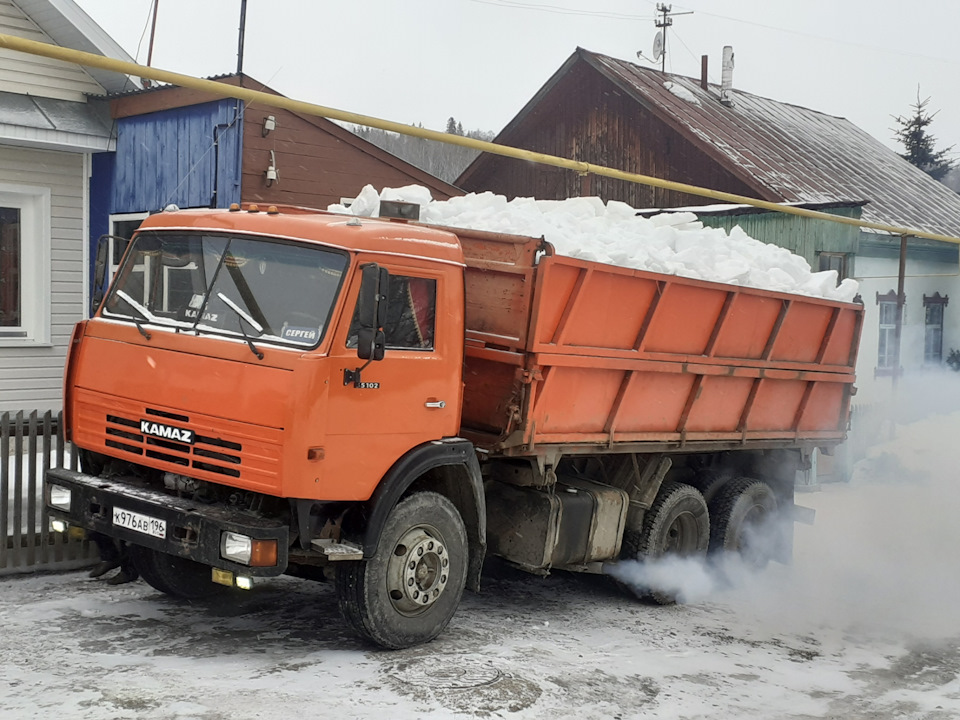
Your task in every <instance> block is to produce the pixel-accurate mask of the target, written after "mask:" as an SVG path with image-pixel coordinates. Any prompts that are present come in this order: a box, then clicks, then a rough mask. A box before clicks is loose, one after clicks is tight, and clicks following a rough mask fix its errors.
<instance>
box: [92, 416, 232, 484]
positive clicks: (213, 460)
mask: <svg viewBox="0 0 960 720" xmlns="http://www.w3.org/2000/svg"><path fill="white" fill-rule="evenodd" d="M146 414H147V415H151V416H154V417H158V418H162V419H163V420H173V421H175V422H178V423H189V422H190V418H189V417H188V416H186V415H180V414H174V413H168V412H163V411H160V410H153V409H151V408H147V409H146ZM105 432H106V436H107V439H106V441H105V442H106V446H107V447H109V448H113V449H114V450H120V451H122V452H126V453H131V454H133V455H138V456H140V457H148V458H152V459H154V460H160V461H162V462H167V463H171V464H173V465H179V466H181V467H184V468H195V469H197V470H203V471H205V472H209V473H216V474H218V475H223V476H225V477H232V478H238V477H240V471H241V469H242V465H243V461H242V455H241V453H242V452H243V445H241V444H240V443H238V442H233V441H231V440H224V439H222V438H214V437H207V436H205V435H199V434H195V435H194V438H193V444H192V445H190V444H187V443H183V442H177V441H176V440H169V439H164V438H157V437H153V436H150V435H144V434H142V433H141V432H140V421H139V420H138V419H132V418H129V417H122V416H120V415H112V414H108V415H107V416H106V429H105Z"/></svg>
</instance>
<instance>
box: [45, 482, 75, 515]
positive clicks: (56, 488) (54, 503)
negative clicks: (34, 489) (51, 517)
mask: <svg viewBox="0 0 960 720" xmlns="http://www.w3.org/2000/svg"><path fill="white" fill-rule="evenodd" d="M70 496H71V492H70V488H65V487H63V486H62V485H51V486H50V507H55V508H56V509H57V510H65V511H67V512H69V511H70Z"/></svg>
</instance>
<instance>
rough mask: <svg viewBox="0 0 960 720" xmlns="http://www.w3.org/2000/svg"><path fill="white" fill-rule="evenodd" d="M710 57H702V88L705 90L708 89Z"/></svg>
mask: <svg viewBox="0 0 960 720" xmlns="http://www.w3.org/2000/svg"><path fill="white" fill-rule="evenodd" d="M709 57H710V56H709V55H701V56H700V87H701V88H703V89H704V90H706V89H707V60H708V59H709Z"/></svg>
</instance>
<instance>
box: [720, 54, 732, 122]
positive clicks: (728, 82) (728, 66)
mask: <svg viewBox="0 0 960 720" xmlns="http://www.w3.org/2000/svg"><path fill="white" fill-rule="evenodd" d="M732 90H733V47H731V46H730V45H724V46H723V72H722V75H721V80H720V102H722V103H723V104H724V105H726V106H728V107H732V106H733V95H731V91H732Z"/></svg>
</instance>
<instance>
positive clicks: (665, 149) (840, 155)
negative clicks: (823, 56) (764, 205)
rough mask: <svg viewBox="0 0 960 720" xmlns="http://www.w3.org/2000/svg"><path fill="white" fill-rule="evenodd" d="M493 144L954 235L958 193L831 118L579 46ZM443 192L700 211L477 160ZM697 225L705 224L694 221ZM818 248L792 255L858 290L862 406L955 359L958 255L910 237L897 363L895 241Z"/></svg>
mask: <svg viewBox="0 0 960 720" xmlns="http://www.w3.org/2000/svg"><path fill="white" fill-rule="evenodd" d="M496 142H498V143H503V144H506V145H512V146H516V147H521V148H525V149H528V150H533V151H537V152H542V153H548V154H551V155H559V156H562V157H567V158H572V159H574V160H581V161H585V162H590V163H595V164H599V165H606V166H611V167H615V168H618V169H621V170H626V171H628V172H634V173H640V174H644V175H650V176H654V177H659V178H664V179H668V180H673V181H676V182H681V183H687V184H691V185H698V186H701V187H707V188H711V189H715V190H720V191H725V192H729V193H735V194H738V195H743V196H747V197H754V198H758V199H762V200H767V201H770V202H784V203H793V204H797V203H800V204H813V205H822V204H824V203H826V204H832V205H834V206H835V207H838V208H840V207H847V208H860V207H861V206H862V217H863V219H864V220H868V221H873V222H876V223H882V224H886V225H892V226H898V227H912V228H917V229H921V230H924V231H928V232H933V233H937V234H943V235H948V236H952V237H958V238H960V195H957V193H955V192H953V191H952V190H950V189H949V188H947V187H946V186H944V185H941V184H940V183H938V182H936V181H934V180H933V179H932V178H930V177H929V176H927V175H926V174H925V173H923V172H921V171H920V170H918V169H917V168H915V167H913V166H912V165H910V164H909V163H908V162H906V161H905V160H903V159H902V158H901V157H900V156H899V155H897V154H896V153H895V152H893V151H892V150H890V149H889V148H887V147H886V146H884V145H883V144H882V143H880V142H879V141H877V140H876V139H874V138H872V137H871V136H870V135H868V134H867V133H865V132H863V131H862V130H860V129H859V128H857V127H856V126H855V125H853V124H852V123H851V122H849V121H848V120H845V119H844V118H839V117H834V116H831V115H826V114H824V113H820V112H817V111H815V110H811V109H808V108H804V107H799V106H797V105H791V104H788V103H784V102H779V101H776V100H771V99H768V98H763V97H759V96H757V95H753V94H751V93H748V92H744V91H742V90H738V89H736V88H734V87H733V86H732V84H731V85H730V86H727V87H719V86H717V85H713V84H710V83H708V82H707V80H706V77H702V78H699V79H697V78H689V77H684V76H680V75H673V74H665V73H662V72H659V71H657V70H652V69H650V68H644V67H640V66H637V65H635V64H633V63H630V62H626V61H623V60H618V59H616V58H612V57H608V56H604V55H599V54H596V53H592V52H589V51H587V50H583V49H579V48H578V49H577V50H576V51H575V52H574V53H573V54H572V55H571V56H570V58H569V59H568V60H567V61H566V62H565V63H564V64H563V65H562V66H561V67H560V69H559V70H557V72H556V73H555V74H554V75H553V76H552V77H551V78H550V79H549V80H548V81H547V82H546V84H544V86H543V87H542V88H541V89H540V90H539V91H538V92H537V93H536V94H535V95H534V96H533V98H531V100H530V101H529V102H528V103H527V104H526V105H525V106H524V107H523V108H522V109H521V110H520V112H519V113H518V114H517V115H516V117H514V119H513V120H512V121H511V122H510V123H509V124H508V125H507V126H506V127H505V128H504V129H503V130H502V131H501V132H500V134H499V135H498V136H497V138H496ZM456 184H457V185H458V186H459V187H461V188H463V189H464V190H466V191H472V192H480V191H486V190H489V191H493V192H496V193H500V194H503V195H506V196H508V197H517V196H535V197H538V198H542V199H562V198H566V197H573V196H577V195H597V196H599V197H601V198H602V199H604V200H620V201H623V202H626V203H628V204H630V205H632V206H633V207H637V208H667V207H678V206H701V205H706V204H708V203H711V202H712V201H710V200H707V199H704V198H700V197H696V196H691V195H686V194H683V193H678V192H675V191H670V190H662V189H654V188H650V187H647V186H643V185H636V184H631V183H627V182H624V181H620V180H615V179H609V178H604V177H593V176H590V175H587V176H583V177H581V176H578V175H577V173H575V172H574V171H571V170H565V169H556V168H550V167H544V166H540V165H534V164H531V163H526V162H522V161H519V160H514V159H511V158H505V157H501V156H495V155H489V154H485V155H481V156H479V157H478V158H477V159H476V160H475V161H474V162H473V163H472V164H471V165H470V166H469V167H467V169H466V170H465V171H464V172H463V173H462V175H461V176H460V178H459V179H458V180H457V183H456ZM835 212H841V214H848V213H849V212H851V211H849V210H842V211H841V210H835ZM852 216H854V217H855V216H856V214H854V215H852ZM704 221H705V222H707V223H708V224H711V223H712V222H716V220H710V219H709V218H708V217H707V216H706V214H705V217H704ZM751 222H753V224H754V225H755V226H757V227H758V228H759V229H760V231H761V233H763V232H764V228H766V229H767V230H770V231H771V232H768V233H767V234H766V235H765V236H761V239H764V240H767V241H778V242H780V241H781V240H782V238H783V233H782V228H781V229H780V230H777V229H776V228H777V227H778V221H775V220H763V221H762V222H759V223H758V222H756V221H751ZM780 224H782V223H780ZM822 225H826V223H822ZM788 234H789V233H788ZM794 234H795V233H794ZM817 243H818V244H814V245H813V246H810V245H809V244H807V245H806V246H805V247H806V252H804V254H805V256H806V257H807V259H808V260H809V261H810V262H811V265H812V266H813V268H814V269H815V270H816V269H825V268H835V269H837V270H838V271H839V272H840V273H841V276H844V275H851V276H853V277H855V278H856V279H857V280H859V281H860V284H861V295H862V297H863V300H864V302H865V304H866V309H867V314H866V317H865V322H864V332H863V340H862V342H861V350H860V360H859V363H858V376H859V377H858V385H859V386H860V390H861V394H860V395H859V396H858V397H859V398H860V399H861V400H864V399H866V400H867V401H870V400H873V399H879V400H882V399H884V398H885V397H886V396H887V395H889V391H890V389H891V383H890V381H889V380H888V379H887V380H886V381H884V379H885V378H889V377H895V376H898V375H900V374H902V373H903V371H904V370H906V371H908V372H909V371H912V370H920V369H930V368H939V367H941V365H942V363H943V361H944V360H945V358H946V357H947V354H948V352H949V350H950V348H960V311H953V310H950V309H949V308H948V301H949V295H950V293H951V292H953V293H956V292H957V290H958V287H957V286H958V283H960V277H958V251H957V245H954V244H950V243H943V242H936V241H927V240H920V239H917V238H911V239H910V240H909V243H908V253H907V263H906V285H905V296H906V301H905V302H906V304H905V313H904V324H903V339H902V342H901V343H900V347H901V351H900V357H899V361H898V359H897V357H896V352H895V345H894V342H895V338H894V335H895V327H894V323H893V318H894V317H895V312H896V301H897V275H898V257H899V246H900V238H899V237H891V236H890V235H887V234H883V233H877V232H866V231H864V232H857V233H848V232H845V231H840V230H837V231H835V232H827V233H825V234H823V235H822V241H817ZM787 244H789V243H787ZM791 249H793V248H791ZM854 259H855V260H856V262H855V263H854ZM891 303H892V304H891Z"/></svg>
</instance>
